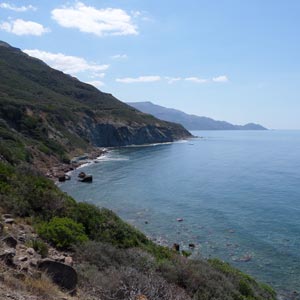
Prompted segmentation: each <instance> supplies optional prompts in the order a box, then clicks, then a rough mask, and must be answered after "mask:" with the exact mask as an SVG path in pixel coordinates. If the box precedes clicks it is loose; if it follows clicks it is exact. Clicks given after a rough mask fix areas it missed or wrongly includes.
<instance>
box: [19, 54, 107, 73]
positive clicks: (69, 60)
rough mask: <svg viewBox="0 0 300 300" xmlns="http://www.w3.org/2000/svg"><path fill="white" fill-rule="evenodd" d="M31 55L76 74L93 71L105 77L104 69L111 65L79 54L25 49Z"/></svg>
mask: <svg viewBox="0 0 300 300" xmlns="http://www.w3.org/2000/svg"><path fill="white" fill-rule="evenodd" d="M23 51H24V52H25V53H27V54H28V55H30V56H34V57H37V58H39V59H41V60H43V61H44V62H46V63H47V64H48V65H50V66H51V67H52V68H54V69H58V70H61V71H63V72H65V73H67V74H71V75H75V74H78V73H81V72H86V71H89V72H93V74H94V75H97V76H99V77H100V78H101V77H104V74H103V73H100V74H99V72H102V71H105V70H107V69H108V68H109V65H99V64H96V63H91V62H88V61H86V60H85V59H84V58H81V57H77V56H69V55H64V54H62V53H51V52H46V51H41V50H37V49H33V50H26V49H25V50H23Z"/></svg>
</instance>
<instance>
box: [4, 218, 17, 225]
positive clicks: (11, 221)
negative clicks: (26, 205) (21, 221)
mask: <svg viewBox="0 0 300 300" xmlns="http://www.w3.org/2000/svg"><path fill="white" fill-rule="evenodd" d="M4 223H5V224H13V223H15V220H14V219H13V218H9V219H5V220H4Z"/></svg>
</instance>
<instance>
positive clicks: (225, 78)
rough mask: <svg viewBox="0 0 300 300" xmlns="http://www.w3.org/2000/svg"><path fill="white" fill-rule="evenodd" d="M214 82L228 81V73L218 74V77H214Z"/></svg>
mask: <svg viewBox="0 0 300 300" xmlns="http://www.w3.org/2000/svg"><path fill="white" fill-rule="evenodd" d="M212 81H213V82H228V81H229V79H228V77H227V76H226V75H221V76H217V77H214V78H213V79H212Z"/></svg>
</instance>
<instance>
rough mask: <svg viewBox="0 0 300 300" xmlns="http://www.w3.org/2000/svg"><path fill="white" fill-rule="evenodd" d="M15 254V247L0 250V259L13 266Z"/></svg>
mask: <svg viewBox="0 0 300 300" xmlns="http://www.w3.org/2000/svg"><path fill="white" fill-rule="evenodd" d="M15 255H16V250H15V249H12V248H11V249H6V250H4V251H2V252H0V260H2V261H4V262H5V263H6V264H7V265H9V266H14V265H15V264H14V256H15Z"/></svg>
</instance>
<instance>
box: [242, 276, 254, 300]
mask: <svg viewBox="0 0 300 300" xmlns="http://www.w3.org/2000/svg"><path fill="white" fill-rule="evenodd" d="M239 292H240V293H241V294H242V295H243V296H245V297H252V296H253V291H252V289H251V286H250V285H249V283H248V282H247V281H246V280H243V279H242V280H240V282H239Z"/></svg>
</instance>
